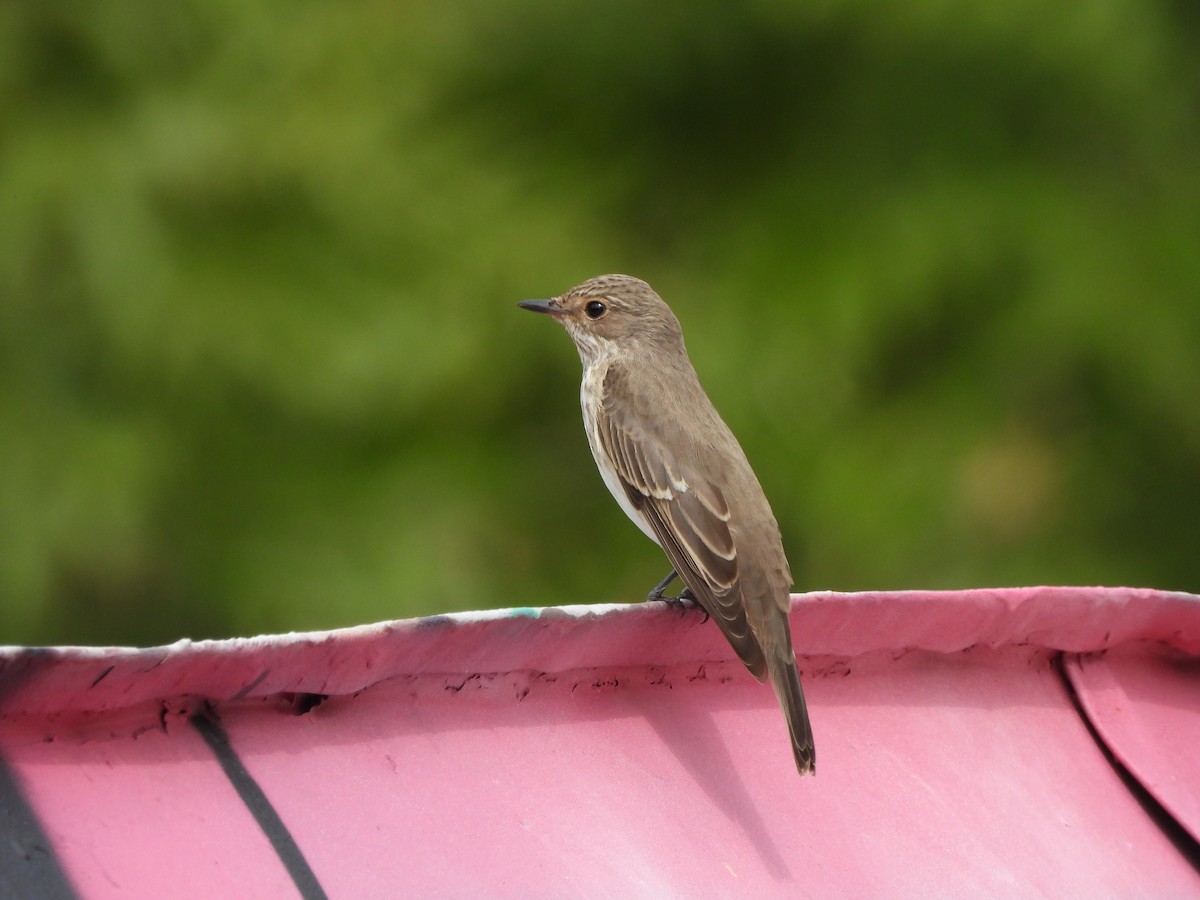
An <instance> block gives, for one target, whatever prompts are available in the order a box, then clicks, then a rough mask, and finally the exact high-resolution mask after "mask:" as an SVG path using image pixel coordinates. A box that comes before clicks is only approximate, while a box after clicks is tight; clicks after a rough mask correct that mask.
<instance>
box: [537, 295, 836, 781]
mask: <svg viewBox="0 0 1200 900" xmlns="http://www.w3.org/2000/svg"><path fill="white" fill-rule="evenodd" d="M520 305H521V306H523V307H524V308H526V309H531V310H534V311H536V312H544V313H548V314H550V315H551V316H553V317H554V318H556V319H557V320H558V321H559V322H560V323H561V324H562V325H563V326H564V327H565V328H566V329H567V332H568V333H569V334H570V335H571V338H572V340H574V342H575V346H576V348H577V349H578V350H579V356H580V359H581V360H582V361H583V369H584V372H583V382H582V385H581V388H580V402H581V405H582V407H583V419H584V427H585V430H586V431H587V436H588V443H589V444H590V445H591V448H592V455H593V456H594V457H595V459H596V464H597V466H598V467H599V469H600V474H601V475H602V477H603V478H604V482H605V484H606V485H607V486H608V489H609V490H610V491H611V492H612V494H613V496H614V497H615V498H616V500H617V502H618V503H619V504H620V506H621V508H622V509H623V510H624V511H625V513H626V515H628V516H629V517H630V519H632V520H633V522H634V524H636V525H637V526H638V527H639V528H641V530H642V531H643V532H645V534H646V535H647V536H648V537H649V538H650V539H651V540H653V541H655V542H656V543H657V544H658V545H659V546H660V547H662V549H663V551H664V552H665V553H666V554H667V558H668V559H669V560H670V561H671V564H672V565H673V566H674V567H675V572H676V573H677V574H678V575H679V577H680V578H681V579H682V580H683V583H684V584H685V585H687V587H688V590H689V591H690V592H691V594H692V596H693V597H694V598H695V599H696V601H697V602H698V603H699V604H700V606H701V607H702V608H703V609H704V610H705V611H706V612H707V613H708V614H709V615H710V616H711V617H712V619H713V621H715V622H716V623H717V625H718V626H719V627H720V629H721V631H722V633H724V635H725V637H726V638H727V639H728V640H729V643H730V644H731V645H732V646H733V648H734V650H736V651H737V654H738V656H739V657H740V658H741V660H742V662H743V663H745V665H746V668H747V669H749V670H750V672H751V673H753V674H754V676H755V677H756V678H758V679H759V680H760V681H761V680H763V679H764V678H770V680H771V684H772V686H773V687H774V689H775V694H776V696H777V698H778V699H779V704H780V706H781V707H782V708H783V711H784V715H785V717H786V718H787V723H788V731H789V733H790V736H791V741H792V751H793V754H794V756H795V760H796V768H797V769H798V770H799V771H800V772H801V773H802V774H803V773H805V772H811V771H813V770H814V767H815V760H816V754H815V751H814V749H813V737H812V728H811V726H810V724H809V720H808V711H807V709H806V707H805V703H804V694H803V692H802V691H801V688H800V679H799V677H798V675H797V672H796V658H795V655H794V653H793V651H792V639H791V632H790V630H789V627H788V618H787V614H788V595H789V589H790V587H791V584H792V576H791V571H790V569H789V567H788V562H787V557H786V556H785V555H784V551H783V542H782V539H781V538H780V534H779V526H778V524H777V523H776V521H775V517H774V515H773V514H772V512H771V507H770V504H769V503H768V502H767V498H766V496H765V495H764V494H763V490H762V488H761V487H760V486H759V483H758V479H757V478H756V477H755V476H754V471H753V470H752V469H751V468H750V463H749V462H748V461H747V460H746V455H745V454H744V453H743V452H742V448H741V446H740V445H739V444H738V442H737V439H736V438H735V437H734V436H733V433H732V432H731V431H730V430H729V428H728V426H726V424H725V423H724V421H722V419H721V417H720V416H719V415H718V414H717V411H716V409H715V408H714V407H713V405H712V402H711V401H710V400H709V399H708V396H707V395H706V394H705V393H704V389H703V388H702V387H701V386H700V381H699V379H698V378H697V377H696V371H695V369H694V368H692V364H691V361H690V360H689V359H688V355H687V350H686V349H685V347H684V343H683V333H682V331H681V330H680V327H679V322H678V320H677V319H676V318H675V316H674V314H673V313H672V312H671V310H670V308H669V307H668V306H667V304H666V303H664V302H663V300H662V298H660V297H659V296H658V294H656V293H655V292H654V290H653V289H652V288H651V287H650V286H649V285H648V284H646V283H645V282H644V281H641V280H639V279H637V278H632V277H630V276H628V275H602V276H600V277H598V278H593V279H591V280H589V281H585V282H584V283H583V284H581V285H579V286H578V287H575V288H572V289H571V290H569V291H567V292H566V293H565V294H563V295H561V296H559V297H555V298H553V299H551V300H528V301H525V302H523V303H521V304H520Z"/></svg>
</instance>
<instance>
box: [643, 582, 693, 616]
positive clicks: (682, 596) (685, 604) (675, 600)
mask: <svg viewBox="0 0 1200 900" xmlns="http://www.w3.org/2000/svg"><path fill="white" fill-rule="evenodd" d="M646 600H647V601H650V600H658V601H659V602H661V603H665V604H667V606H669V607H671V609H677V610H679V615H680V616H686V615H687V613H688V610H689V609H699V610H700V611H701V612H702V613H704V621H705V622H707V621H708V611H707V610H706V609H705V608H704V607H702V606H701V605H700V604H699V603H698V602H697V601H696V598H695V597H694V596H693V595H692V592H691V591H690V590H688V589H687V588H684V589H683V590H682V591H680V592H679V596H678V597H667V596H664V595H663V594H662V593H659V592H652V593H651V594H650V596H649V597H647V598H646Z"/></svg>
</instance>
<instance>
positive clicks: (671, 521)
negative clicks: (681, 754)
mask: <svg viewBox="0 0 1200 900" xmlns="http://www.w3.org/2000/svg"><path fill="white" fill-rule="evenodd" d="M621 377H622V376H621V375H620V374H618V372H617V371H616V370H615V369H610V370H609V371H608V374H607V375H606V376H605V379H604V396H603V399H602V401H601V403H600V404H599V409H598V411H597V416H596V429H597V432H598V435H599V438H600V444H601V446H602V448H603V450H604V452H605V454H606V455H607V456H608V458H609V459H610V460H611V461H612V463H613V465H614V466H615V467H616V470H617V474H618V476H619V477H620V479H621V484H622V486H623V487H624V488H625V493H626V495H627V496H628V497H629V501H630V503H631V504H632V505H633V508H634V509H636V510H637V511H638V512H640V513H641V514H642V515H644V516H645V517H646V519H647V521H648V522H649V523H650V526H651V528H652V529H653V531H654V533H655V535H657V536H658V541H659V544H660V545H661V546H662V548H663V550H664V551H665V552H666V554H667V558H668V559H669V560H670V561H671V564H672V565H673V566H674V567H675V572H676V573H677V574H678V575H679V577H680V578H681V579H682V580H683V583H684V584H686V585H687V586H688V587H689V588H690V589H691V591H692V594H693V595H694V596H695V597H696V600H697V601H698V602H699V603H700V605H701V606H702V607H703V608H704V609H705V611H706V612H708V614H709V615H710V616H711V617H712V618H713V620H714V621H716V623H717V625H719V626H720V628H721V631H722V632H724V634H725V637H726V638H727V639H728V641H729V643H730V644H731V645H732V646H733V648H734V650H736V651H737V654H738V656H740V657H741V659H742V662H744V663H745V664H746V668H748V669H749V670H750V671H751V672H752V673H753V674H754V675H755V676H756V677H758V678H762V677H763V674H764V673H765V671H766V660H765V659H764V657H763V651H762V648H761V647H760V646H759V643H758V639H757V638H756V637H755V635H754V632H753V631H751V629H750V624H749V622H747V620H746V609H745V603H744V602H743V599H742V592H741V589H740V587H739V584H738V556H737V547H736V546H735V542H734V539H733V535H732V533H731V532H730V529H729V505H728V504H727V503H726V501H725V497H724V495H723V494H722V493H721V490H720V488H719V487H717V486H716V485H715V484H713V483H712V481H710V480H709V479H708V478H707V477H706V476H705V475H704V473H702V472H700V471H697V470H696V468H695V467H689V466H688V465H686V464H685V463H684V462H683V461H681V460H680V459H679V458H678V457H677V456H676V455H675V454H674V453H672V451H671V450H670V449H669V448H667V447H666V446H664V444H663V442H662V441H660V440H656V439H653V438H652V436H651V434H650V432H649V431H648V429H647V425H648V423H644V422H643V421H641V420H640V417H639V416H638V415H637V413H636V404H630V403H624V404H621V405H620V406H619V407H618V406H617V405H616V404H614V403H612V402H611V398H612V397H613V396H614V395H616V396H625V397H628V396H629V395H628V392H627V391H626V390H622V387H621V386H620V385H618V384H617V382H618V381H619V380H620V379H621ZM614 388H615V390H614Z"/></svg>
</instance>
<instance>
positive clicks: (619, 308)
mask: <svg viewBox="0 0 1200 900" xmlns="http://www.w3.org/2000/svg"><path fill="white" fill-rule="evenodd" d="M517 305H518V306H520V307H522V308H523V309H529V310H533V311H534V312H540V313H546V314H548V315H550V316H553V317H554V318H555V319H557V320H558V321H559V323H560V324H561V325H562V326H563V327H564V328H566V329H567V333H568V334H569V335H571V340H573V341H574V342H575V346H576V347H577V348H578V350H579V356H580V358H581V359H582V360H583V363H584V365H585V366H586V365H589V364H590V363H592V362H594V361H595V360H597V359H600V358H603V357H606V356H608V355H610V354H617V353H624V354H636V353H638V352H654V351H658V352H677V351H681V350H683V333H682V331H681V330H680V328H679V320H678V319H676V318H675V314H674V313H672V312H671V309H670V307H668V306H667V304H666V303H664V302H663V299H662V298H661V297H660V296H658V294H656V293H655V292H654V289H653V288H652V287H650V285H648V284H646V282H644V281H642V280H641V279H640V278H634V277H632V276H630V275H599V276H597V277H596V278H590V279H588V280H587V281H585V282H584V283H583V284H581V285H578V286H577V287H573V288H571V289H570V290H569V291H567V292H566V293H565V294H561V295H559V296H557V297H552V298H551V299H549V300H522V301H521V302H520V303H519V304H517Z"/></svg>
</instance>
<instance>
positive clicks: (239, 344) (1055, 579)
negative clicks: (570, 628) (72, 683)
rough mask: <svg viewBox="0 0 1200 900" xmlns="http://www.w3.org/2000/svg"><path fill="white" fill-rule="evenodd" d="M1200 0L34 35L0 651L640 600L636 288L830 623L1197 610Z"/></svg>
mask: <svg viewBox="0 0 1200 900" xmlns="http://www.w3.org/2000/svg"><path fill="white" fill-rule="evenodd" d="M1197 46H1200V6H1197V4H1195V3H1194V2H1191V0H1177V2H1174V3H1170V2H1151V0H1102V2H1096V3H1087V4H1078V5H1072V4H1062V5H1057V6H1056V5H1054V4H1046V3H1041V2H1039V3H1029V2H1014V3H976V4H960V3H948V2H935V0H892V2H870V3H867V2H854V0H819V2H813V3H804V4H798V3H793V2H788V0H762V2H753V3H741V4H739V3H732V4H731V3H720V2H711V3H696V2H689V3H667V4H650V5H647V4H644V3H634V2H629V0H616V2H610V3H605V4H596V5H580V4H566V3H561V2H558V0H553V2H550V0H534V2H524V3H515V2H507V0H482V2H477V3H472V4H461V5H459V4H445V3H429V2H409V3H396V2H389V3H361V4H316V3H303V2H300V3H297V2H289V3H281V2H272V3H242V2H237V3H233V2H225V3H221V2H215V3H193V2H177V3H169V4H163V3H151V2H113V3H102V4H78V3H65V2H53V0H49V2H48V0H40V2H32V0H27V2H9V3H5V4H3V5H2V6H0V643H40V642H53V643H108V642H120V643H149V642H163V641H171V640H174V639H176V638H178V637H181V636H189V637H193V638H202V637H215V636H227V635H238V634H252V633H258V632H275V631H288V630H302V629H317V628H332V627H337V626H344V625H351V624H357V623H363V622H369V621H375V620H380V619H386V618H393V617H401V616H412V615H418V614H423V613H431V612H440V611H449V610H460V609H472V608H484V607H492V606H509V605H542V604H558V603H577V602H595V601H618V600H620V601H633V600H637V599H640V598H641V597H643V596H644V595H645V592H646V591H647V590H648V589H649V588H650V586H651V585H652V584H653V583H654V582H655V581H656V580H657V579H658V578H659V577H660V576H662V575H663V574H664V573H665V571H666V569H667V565H666V562H665V560H664V559H663V557H662V556H661V553H660V552H659V551H658V550H657V549H656V548H655V547H653V546H652V545H651V544H650V543H649V542H648V541H647V540H646V539H645V538H644V537H643V536H642V535H641V534H640V532H638V530H637V529H636V528H634V527H633V526H632V525H630V524H629V523H628V522H627V521H626V520H625V518H624V517H623V515H622V514H621V513H620V511H619V510H618V509H617V507H616V504H615V503H613V501H612V500H611V498H610V497H609V495H608V493H607V492H606V491H605V489H604V487H603V486H602V484H601V482H600V479H599V477H598V476H597V474H596V472H595V469H594V467H593V464H592V460H591V457H590V454H589V452H588V449H587V444H586V441H585V439H584V436H583V431H582V427H581V424H580V417H579V411H578V378H579V362H578V359H577V357H576V355H575V352H574V350H573V348H572V347H571V345H570V342H569V340H568V338H567V337H566V335H565V334H563V333H562V331H561V329H559V328H557V327H555V326H554V325H553V324H552V323H550V322H548V321H546V320H543V319H538V318H535V317H534V316H531V315H529V314H528V313H524V312H521V311H519V310H518V309H517V308H516V306H515V305H514V304H515V302H516V301H517V300H520V299H523V298H527V297H542V296H548V295H551V294H554V293H558V292H561V291H562V290H565V289H566V288H568V287H570V286H571V285H573V284H575V283H577V282H579V281H582V280H583V279H585V278H587V277H589V276H592V275H595V274H599V273H602V272H628V273H631V274H636V275H639V276H641V277H644V278H646V279H647V280H649V281H650V282H651V283H652V284H653V285H654V286H655V287H657V288H658V289H659V291H660V293H662V294H663V296H664V297H665V298H666V299H667V300H668V302H669V303H671V304H672V306H673V307H674V309H675V311H676V313H677V314H678V316H679V317H680V319H681V320H682V322H683V325H684V329H685V333H686V334H687V337H688V347H689V350H690V352H691V355H692V359H693V362H694V363H695V364H696V367H697V369H698V371H699V372H700V375H701V379H702V380H703V381H704V383H705V385H706V387H707V388H708V390H709V393H710V395H711V396H712V397H713V399H714V402H715V403H716V405H717V407H718V409H720V410H721V411H722V413H723V414H724V416H725V418H726V419H727V421H729V423H730V425H731V426H732V427H733V429H734V431H735V432H736V433H737V434H738V435H739V437H740V438H741V441H742V443H743V445H744V446H745V448H746V451H747V453H748V455H749V456H750V458H751V460H752V461H753V462H754V464H755V467H756V469H757V471H758V474H759V477H760V479H761V481H762V482H763V484H764V486H765V488H766V489H767V492H768V495H769V496H770V497H771V500H772V504H773V506H774V508H775V511H776V514H777V516H778V518H779V520H780V523H781V525H782V527H783V531H784V537H785V541H786V543H787V546H788V549H789V554H790V556H791V559H792V565H793V571H794V574H795V576H796V582H797V588H798V589H818V588H833V589H842V590H851V589H868V588H917V587H925V588H949V587H968V586H996V585H1015V584H1038V583H1076V584H1101V583H1103V584H1134V585H1145V586H1154V587H1160V588H1172V589H1183V590H1197V589H1200V552H1198V547H1200V361H1198V356H1197V344H1198V341H1200V54H1197V52H1196V48H1197Z"/></svg>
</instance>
